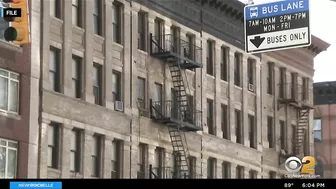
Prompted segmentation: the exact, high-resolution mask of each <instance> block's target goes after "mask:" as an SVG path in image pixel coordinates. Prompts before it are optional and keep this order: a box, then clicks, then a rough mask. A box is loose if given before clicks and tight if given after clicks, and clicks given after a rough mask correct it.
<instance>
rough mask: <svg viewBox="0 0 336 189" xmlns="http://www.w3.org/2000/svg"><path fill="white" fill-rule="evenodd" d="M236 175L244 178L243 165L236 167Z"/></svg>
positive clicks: (238, 177)
mask: <svg viewBox="0 0 336 189" xmlns="http://www.w3.org/2000/svg"><path fill="white" fill-rule="evenodd" d="M236 174H237V175H236V177H237V179H243V178H244V167H242V166H239V165H238V166H237V167H236Z"/></svg>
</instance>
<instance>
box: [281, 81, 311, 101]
mask: <svg viewBox="0 0 336 189" xmlns="http://www.w3.org/2000/svg"><path fill="white" fill-rule="evenodd" d="M312 94H313V90H312V88H310V87H308V86H305V85H302V84H293V83H284V84H279V98H281V99H291V100H297V101H302V102H307V103H309V102H311V95H312Z"/></svg>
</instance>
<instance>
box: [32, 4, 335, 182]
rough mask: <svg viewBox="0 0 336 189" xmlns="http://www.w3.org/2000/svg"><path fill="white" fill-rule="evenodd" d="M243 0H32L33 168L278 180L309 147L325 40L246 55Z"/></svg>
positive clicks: (75, 173) (79, 173) (75, 174)
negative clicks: (35, 80) (35, 76)
mask: <svg viewBox="0 0 336 189" xmlns="http://www.w3.org/2000/svg"><path fill="white" fill-rule="evenodd" d="M224 2H225V3H224ZM243 7H244V5H243V4H242V3H240V2H238V1H197V0H196V1H191V0H190V1H154V0H153V1H151V0H147V1H141V0H136V1H126V0H120V1H116V0H114V1H111V0H105V1H99V0H95V1H57V0H53V1H40V0H36V1H32V25H33V26H35V29H36V30H39V31H40V32H35V33H34V32H33V33H32V54H39V55H41V56H40V57H35V60H34V62H35V63H36V64H38V65H36V67H37V68H39V69H40V70H39V71H41V76H40V77H39V79H40V81H41V82H40V83H41V86H42V87H40V88H38V86H35V85H34V86H32V90H35V91H39V93H40V95H41V96H40V102H41V103H40V104H41V106H40V107H39V106H38V104H39V101H37V100H36V99H35V100H31V106H34V107H39V108H40V109H39V111H40V112H41V114H40V119H38V115H34V116H36V117H31V119H35V120H38V121H39V122H36V124H33V125H31V126H30V130H31V131H30V133H31V134H30V138H31V139H32V140H33V141H31V142H33V143H34V144H35V143H36V144H38V145H36V146H32V148H31V149H29V151H30V152H31V154H32V155H33V154H35V153H37V154H38V155H37V157H36V159H35V160H31V161H30V162H29V166H31V167H32V169H29V171H31V172H30V176H31V177H38V178H97V177H99V178H111V177H112V178H144V177H145V178H150V177H153V176H154V177H155V176H158V177H163V178H172V177H181V176H185V177H188V178H189V177H192V178H278V177H281V175H283V174H285V170H284V166H283V162H284V160H285V157H287V156H288V155H293V154H294V155H297V156H302V154H303V153H305V154H313V153H314V152H313V145H312V144H313V135H312V134H310V133H311V131H312V122H313V115H312V114H311V112H312V111H311V108H312V104H313V102H312V100H313V98H312V77H313V58H314V57H315V56H316V55H317V54H318V53H320V52H321V51H323V50H325V49H326V48H327V47H328V44H326V43H325V42H323V41H321V40H319V39H317V38H315V37H313V38H312V45H311V46H310V47H308V48H300V49H292V50H286V51H279V52H270V53H264V54H256V55H247V54H245V53H244V50H243V48H244V30H243V28H244V27H243ZM40 23H41V24H40ZM299 123H301V125H300V124H299ZM177 128H178V129H179V130H180V131H183V132H177ZM305 128H306V129H305ZM304 130H307V131H308V132H306V133H304V132H303V131H304ZM303 136H305V137H304V138H305V142H304V141H303ZM35 139H36V140H35ZM181 141H182V142H181ZM293 144H295V145H293ZM304 144H307V145H304ZM34 167H36V168H37V169H33V168H34ZM150 168H151V169H150ZM36 170H37V171H36Z"/></svg>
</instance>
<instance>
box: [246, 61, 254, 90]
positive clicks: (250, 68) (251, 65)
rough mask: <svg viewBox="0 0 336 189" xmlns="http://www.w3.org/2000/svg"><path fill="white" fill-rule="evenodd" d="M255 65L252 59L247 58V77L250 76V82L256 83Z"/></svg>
mask: <svg viewBox="0 0 336 189" xmlns="http://www.w3.org/2000/svg"><path fill="white" fill-rule="evenodd" d="M254 67H255V63H254V60H252V59H250V58H249V59H247V77H248V84H251V85H254Z"/></svg>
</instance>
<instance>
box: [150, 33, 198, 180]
mask: <svg viewBox="0 0 336 189" xmlns="http://www.w3.org/2000/svg"><path fill="white" fill-rule="evenodd" d="M180 52H182V53H180ZM150 54H151V56H153V57H155V58H158V59H161V60H163V61H164V63H165V64H167V66H168V67H169V70H170V75H171V79H172V84H173V91H174V94H172V96H173V97H172V100H165V101H160V102H154V101H153V100H152V99H151V100H150V114H151V119H153V120H154V121H156V122H159V123H161V124H165V125H166V126H167V127H168V131H169V135H170V140H171V144H172V147H173V154H174V157H175V164H176V165H175V167H174V173H172V174H173V175H174V177H173V178H188V175H189V174H190V169H189V162H188V157H189V151H188V144H187V140H186V137H185V132H192V131H200V130H201V129H202V112H201V111H197V110H196V109H195V107H192V104H193V103H192V102H190V100H189V99H188V93H189V94H190V92H189V87H188V81H187V78H186V73H185V69H195V68H202V64H201V60H202V57H201V56H202V49H201V48H200V47H197V46H196V45H194V44H190V43H189V42H187V41H184V40H182V39H177V38H176V37H172V35H170V34H168V35H161V36H153V35H152V34H150ZM166 178H167V177H166Z"/></svg>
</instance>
